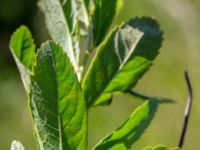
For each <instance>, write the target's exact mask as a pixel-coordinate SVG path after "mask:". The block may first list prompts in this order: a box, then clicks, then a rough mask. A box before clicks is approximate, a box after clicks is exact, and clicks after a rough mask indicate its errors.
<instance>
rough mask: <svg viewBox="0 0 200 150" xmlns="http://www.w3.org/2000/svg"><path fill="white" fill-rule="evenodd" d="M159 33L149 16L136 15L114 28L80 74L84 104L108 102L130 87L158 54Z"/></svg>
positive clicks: (156, 25) (160, 33)
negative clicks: (82, 75) (85, 102)
mask: <svg viewBox="0 0 200 150" xmlns="http://www.w3.org/2000/svg"><path fill="white" fill-rule="evenodd" d="M161 42H162V32H161V31H160V29H159V25H158V24H157V22H156V21H155V20H154V19H152V18H146V17H144V18H136V19H134V20H130V21H129V22H128V23H125V24H123V25H122V26H120V27H118V28H116V29H114V30H113V31H112V32H111V33H110V35H109V36H108V37H107V39H106V40H105V41H104V42H103V43H102V44H101V45H100V46H99V47H98V49H97V53H96V55H95V57H94V58H93V61H92V63H91V64H90V67H89V69H88V71H87V73H86V75H85V77H84V80H83V83H82V88H83V90H84V92H85V95H86V97H87V100H88V101H87V106H88V107H90V106H92V105H103V104H108V103H109V102H110V101H111V99H112V94H113V93H114V92H118V91H126V90H128V89H131V88H132V87H134V86H135V85H136V83H137V81H138V80H139V79H140V78H141V77H142V75H143V74H144V73H145V72H146V71H147V70H148V69H149V67H150V66H151V64H152V61H153V60H154V58H155V57H156V56H157V54H158V50H159V48H160V46H161Z"/></svg>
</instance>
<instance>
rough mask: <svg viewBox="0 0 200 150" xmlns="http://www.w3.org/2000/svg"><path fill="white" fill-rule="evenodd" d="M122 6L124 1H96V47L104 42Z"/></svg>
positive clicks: (94, 20)
mask: <svg viewBox="0 0 200 150" xmlns="http://www.w3.org/2000/svg"><path fill="white" fill-rule="evenodd" d="M122 5H123V0H94V12H93V14H92V23H93V38H94V46H97V45H99V44H100V43H101V42H102V40H103V39H104V37H105V35H106V33H107V31H108V29H109V27H110V25H111V23H112V21H113V19H114V18H115V16H116V15H117V14H118V12H119V10H120V8H121V7H122Z"/></svg>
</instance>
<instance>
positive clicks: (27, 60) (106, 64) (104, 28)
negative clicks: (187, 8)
mask: <svg viewBox="0 0 200 150" xmlns="http://www.w3.org/2000/svg"><path fill="white" fill-rule="evenodd" d="M38 5H39V7H40V9H41V10H42V11H43V13H44V16H45V21H46V25H47V28H48V31H49V33H50V35H51V38H52V41H47V42H45V43H43V44H42V45H41V47H40V48H38V49H36V46H35V44H34V40H33V39H32V36H31V33H30V31H29V30H28V28H27V27H25V26H21V27H19V29H17V31H16V32H15V33H14V34H13V36H12V38H11V42H10V49H11V52H12V54H13V57H14V59H15V61H16V64H17V67H18V69H19V72H20V74H21V78H22V81H23V84H24V87H25V90H26V92H27V97H28V105H29V108H30V112H31V117H32V122H33V128H34V134H35V137H36V140H37V144H38V149H40V150H86V149H87V142H88V141H87V132H88V130H89V129H88V127H87V122H88V113H89V111H90V109H92V108H93V107H98V106H104V105H110V104H111V102H112V96H113V94H115V93H121V94H129V95H131V96H133V98H137V97H139V98H140V99H142V100H143V104H142V105H141V106H139V107H138V108H137V109H136V110H134V111H133V113H132V114H131V115H130V116H129V117H127V118H128V119H127V121H126V122H125V123H123V124H122V125H121V126H119V128H118V129H116V130H114V131H112V132H111V133H109V134H108V135H107V136H106V137H104V138H103V139H102V140H100V141H99V142H98V143H97V144H96V145H95V146H94V147H93V150H128V149H131V146H132V144H133V143H134V142H136V141H137V140H138V139H139V138H140V137H141V135H142V133H143V132H144V131H145V129H146V128H147V127H148V125H149V124H150V122H151V120H152V119H153V117H154V115H155V113H156V110H157V108H158V106H159V104H160V103H167V102H171V101H170V100H167V99H164V98H159V97H148V96H144V95H142V94H139V93H137V92H136V91H134V90H132V89H133V88H134V86H135V85H136V84H137V83H138V81H139V79H141V77H142V76H143V75H144V73H145V72H146V71H148V70H149V68H150V67H151V65H152V64H153V61H154V59H155V58H156V56H157V55H158V53H159V49H160V47H161V44H162V41H163V32H162V31H161V30H160V27H159V24H158V22H157V21H156V20H155V19H154V18H151V17H137V18H135V19H130V20H129V21H126V22H124V23H121V25H118V26H116V27H114V28H112V29H110V26H111V23H112V21H113V19H114V18H115V17H116V15H117V14H118V12H119V11H120V9H121V7H122V5H123V1H122V0H39V3H38ZM108 109H109V107H108ZM11 148H12V149H15V150H23V149H24V148H23V146H22V144H20V143H19V142H17V141H14V142H13V143H12V145H11ZM132 148H133V149H134V145H133V146H132ZM175 149H179V148H174V150H175ZM144 150H169V149H168V148H167V147H166V146H164V145H158V146H155V147H146V148H144Z"/></svg>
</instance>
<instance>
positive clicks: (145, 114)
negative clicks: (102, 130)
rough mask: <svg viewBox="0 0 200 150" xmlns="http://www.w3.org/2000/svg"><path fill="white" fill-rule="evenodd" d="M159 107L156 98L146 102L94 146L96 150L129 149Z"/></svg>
mask: <svg viewBox="0 0 200 150" xmlns="http://www.w3.org/2000/svg"><path fill="white" fill-rule="evenodd" d="M157 107H158V102H157V101H156V100H154V99H152V100H149V101H146V102H144V104H143V105H141V106H139V107H138V108H137V109H136V110H135V111H134V112H133V113H132V115H131V116H130V117H129V119H128V120H127V121H126V122H125V123H124V124H123V125H122V126H121V127H120V128H118V129H117V130H115V131H113V132H112V133H110V134H109V135H107V136H106V137H105V138H104V139H102V140H101V141H100V142H99V143H98V144H97V145H96V146H95V147H94V150H107V149H109V150H114V149H116V150H117V149H120V148H121V149H122V150H123V149H129V148H130V147H131V145H132V144H133V143H134V142H136V141H137V140H138V139H139V138H140V136H141V135H142V133H143V132H144V131H145V129H146V128H147V127H148V125H149V124H150V122H151V120H152V119H153V117H154V115H155V112H156V110H157ZM116 147H119V148H116Z"/></svg>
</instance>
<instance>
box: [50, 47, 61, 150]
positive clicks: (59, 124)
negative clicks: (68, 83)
mask: <svg viewBox="0 0 200 150" xmlns="http://www.w3.org/2000/svg"><path fill="white" fill-rule="evenodd" d="M49 47H50V50H51V59H52V63H53V64H52V67H53V70H54V74H55V75H54V76H55V82H56V87H57V88H56V89H57V90H56V93H57V110H58V111H57V112H58V114H57V116H58V127H59V129H58V131H59V145H60V147H59V149H60V150H63V144H62V125H61V115H60V110H59V102H60V100H59V92H58V85H59V84H58V81H57V70H56V61H55V56H54V53H53V51H52V50H53V47H52V46H51V45H49Z"/></svg>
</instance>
